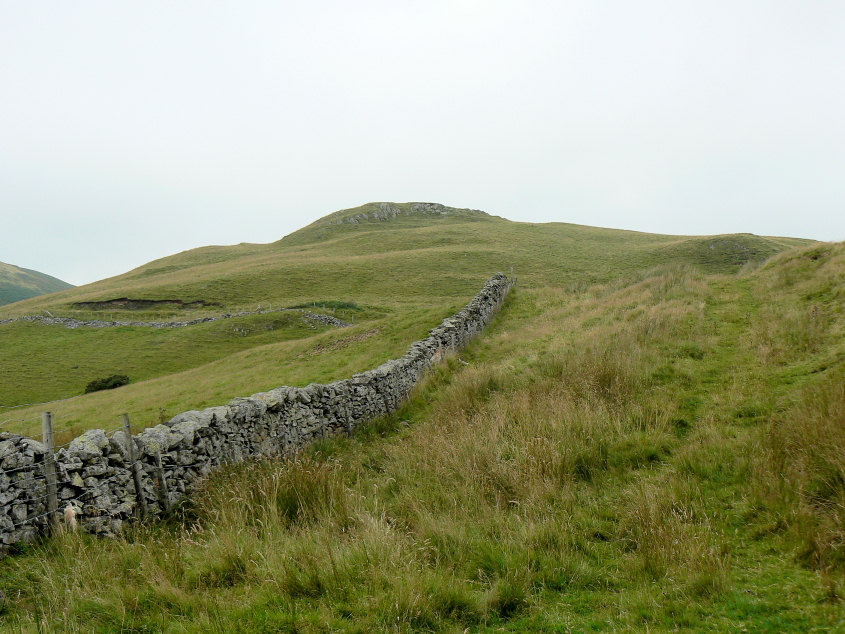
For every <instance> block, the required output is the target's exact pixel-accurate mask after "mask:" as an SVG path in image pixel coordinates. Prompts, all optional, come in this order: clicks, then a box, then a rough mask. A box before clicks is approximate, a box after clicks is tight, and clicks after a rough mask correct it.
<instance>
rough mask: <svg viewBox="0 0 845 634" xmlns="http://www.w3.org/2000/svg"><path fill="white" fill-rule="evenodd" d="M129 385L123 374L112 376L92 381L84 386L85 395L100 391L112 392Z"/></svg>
mask: <svg viewBox="0 0 845 634" xmlns="http://www.w3.org/2000/svg"><path fill="white" fill-rule="evenodd" d="M127 383H129V377H128V376H126V375H125V374H112V375H111V376H107V377H105V378H103V379H94V380H93V381H91V382H90V383H89V384H88V385H86V386H85V393H86V394H90V393H91V392H99V391H100V390H113V389H114V388H116V387H120V386H121V385H126V384H127Z"/></svg>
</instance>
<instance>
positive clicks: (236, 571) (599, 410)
mask: <svg viewBox="0 0 845 634" xmlns="http://www.w3.org/2000/svg"><path fill="white" fill-rule="evenodd" d="M489 223H493V224H489ZM496 223H500V221H498V220H496V219H492V220H485V219H481V220H474V221H472V222H467V223H466V224H467V225H468V227H469V228H460V226H459V225H460V223H458V222H456V221H454V220H452V221H449V222H444V223H441V224H439V225H436V227H439V229H440V230H442V231H443V232H444V235H446V236H448V235H449V232H450V231H458V229H459V228H460V231H461V232H462V233H463V234H464V235H470V236H471V235H473V232H474V231H476V230H478V228H479V227H485V226H488V225H489V227H495V226H497V225H496ZM387 224H389V223H387ZM385 226H386V225H378V229H374V231H378V232H379V235H380V238H379V242H381V243H386V241H387V237H386V236H387V235H388V234H389V233H390V231H391V230H390V229H389V228H385ZM502 226H505V227H507V224H502ZM341 228H344V227H341ZM317 229H318V230H320V226H318V227H317ZM360 229H361V227H358V228H356V229H353V231H355V232H356V233H355V234H354V236H355V239H359V240H360V239H362V238H363V236H364V234H365V232H364V231H359V230H360ZM418 229H420V230H427V229H426V227H419V228H418ZM511 229H513V230H514V231H517V232H518V231H523V230H526V229H525V228H522V227H518V228H516V229H514V228H511ZM530 230H531V231H533V229H530ZM555 230H557V229H555V228H554V227H552V228H550V231H555ZM560 230H561V231H562V232H563V229H560ZM567 230H569V229H567ZM578 230H579V231H584V232H585V233H587V234H589V233H590V231H589V230H587V229H586V228H580V229H578ZM485 231H487V235H490V234H491V232H493V229H492V228H488V229H486V230H485ZM508 231H510V229H508V230H506V231H505V234H506V235H507V236H508V237H512V235H511V234H508ZM572 231H575V229H572ZM595 231H596V232H597V233H596V234H594V239H595V242H594V243H590V242H589V240H587V239H586V238H585V240H586V242H585V243H584V244H580V245H578V246H577V247H573V249H572V252H573V256H572V258H571V264H572V266H573V267H574V268H573V270H575V271H581V273H580V274H582V275H585V274H584V273H583V271H584V269H585V268H586V267H587V264H588V260H589V258H588V255H589V249H590V248H593V249H594V252H593V258H592V260H593V263H592V271H591V273H590V276H591V277H588V278H587V279H583V280H581V281H580V282H579V281H578V275H573V276H572V277H571V276H570V275H569V274H568V273H566V272H562V269H563V268H565V263H561V262H558V261H557V260H554V259H553V258H551V256H549V255H548V254H543V252H542V250H541V249H540V246H537V250H536V252H535V253H533V254H532V255H531V256H530V257H536V258H538V260H542V259H543V258H545V259H546V260H547V261H548V267H547V269H546V270H543V271H539V272H534V273H531V274H529V273H527V272H522V271H521V270H519V269H518V270H517V274H518V275H519V276H520V279H521V283H520V285H519V286H518V287H517V289H516V290H515V291H514V292H513V293H512V294H511V296H510V297H509V299H508V300H507V302H506V303H505V306H504V309H503V311H502V313H501V314H500V315H499V316H498V317H497V318H496V320H495V321H494V323H493V324H492V325H491V326H490V327H489V328H488V329H487V331H486V333H485V336H484V337H482V338H480V339H478V340H476V341H475V342H474V343H473V344H472V345H471V346H470V347H469V348H468V349H466V350H465V351H463V352H462V353H461V358H462V360H463V361H465V362H467V363H468V365H464V364H463V363H460V362H458V361H457V360H456V359H449V360H448V361H447V363H446V364H444V365H443V366H440V367H438V368H437V369H436V370H435V372H433V373H432V374H431V375H430V376H429V377H428V378H427V379H426V381H425V382H424V383H423V384H422V385H420V386H419V387H418V388H417V389H416V390H415V392H414V394H413V398H412V401H411V402H410V404H408V405H406V406H405V408H404V409H402V410H400V411H399V412H397V413H396V414H395V415H393V416H391V417H388V418H385V419H381V420H377V421H373V422H372V423H370V424H369V425H367V426H365V427H364V428H362V429H360V430H359V431H357V432H356V434H355V436H354V437H353V438H351V439H345V438H338V439H332V440H327V441H321V442H319V443H317V444H315V445H313V446H312V447H310V448H309V449H308V450H307V451H304V452H303V453H302V454H301V455H300V456H299V457H298V458H297V459H296V460H293V461H288V462H274V461H265V462H261V463H250V464H244V465H240V466H238V467H232V468H230V469H227V470H225V471H222V472H219V473H217V474H215V475H214V476H213V477H212V478H211V479H210V480H209V481H208V482H207V483H206V485H205V486H204V487H203V489H202V490H201V491H199V492H198V493H197V494H196V495H195V496H194V497H193V499H192V500H191V501H190V502H189V503H186V504H185V505H184V506H183V507H181V508H180V509H179V510H178V512H177V513H175V514H174V516H173V517H172V518H170V520H169V521H167V522H164V523H160V524H158V525H155V526H142V527H138V528H136V529H132V530H130V531H129V532H127V533H126V534H125V535H123V536H121V537H120V538H118V539H115V540H96V539H94V538H91V537H89V536H86V535H65V536H61V537H59V538H56V539H51V540H45V541H43V542H42V543H39V544H35V545H31V546H26V547H23V548H22V549H21V552H19V553H17V554H16V555H15V556H13V557H8V558H6V559H4V560H2V561H0V584H2V588H3V590H4V592H5V594H6V597H7V598H9V597H12V598H13V600H10V601H8V602H7V604H6V608H5V610H4V612H3V613H2V614H1V615H0V619H2V621H0V623H2V627H3V628H4V629H5V630H8V631H38V630H39V629H40V630H41V631H45V630H47V631H51V630H54V631H69V632H76V631H78V632H82V631H85V632H89V631H95V632H110V631H129V632H143V631H165V632H185V631H187V632H205V631H240V632H263V631H280V630H281V631H300V632H318V631H350V632H366V631H396V632H404V631H458V632H460V631H465V630H466V629H469V631H512V632H521V631H538V632H539V631H543V632H546V631H561V632H563V631H607V630H633V631H644V630H649V631H675V630H678V629H681V630H693V631H738V630H740V631H741V630H743V629H745V630H748V631H802V632H803V631H831V630H839V629H843V628H845V607H843V603H842V600H841V597H842V596H843V593H845V590H843V588H845V586H843V584H845V561H843V558H842V551H841V544H842V543H845V516H843V514H842V509H843V508H845V486H843V484H842V483H843V482H845V477H843V474H845V458H843V456H845V436H843V435H842V429H843V428H845V426H843V420H842V414H843V411H845V393H843V391H842V386H843V385H844V384H845V315H843V306H845V303H843V299H845V296H843V293H845V245H843V244H838V245H813V246H809V247H804V248H799V249H789V250H787V251H786V252H784V253H781V254H780V255H775V256H774V257H772V258H770V259H769V260H767V261H766V262H765V263H759V262H758V263H755V262H754V260H753V259H752V260H751V263H750V264H745V265H742V266H740V264H739V263H738V262H735V261H733V260H731V259H730V258H731V257H733V254H735V252H736V250H735V249H734V248H733V247H731V248H730V249H727V250H726V251H725V252H724V253H721V252H719V250H718V249H716V248H714V249H710V248H709V244H708V242H707V240H708V239H701V241H700V242H701V244H703V245H704V248H703V249H699V248H698V247H695V248H694V249H692V251H690V250H689V246H690V244H689V243H690V242H691V241H690V240H689V239H684V240H680V241H678V240H675V239H670V238H666V239H665V240H664V241H663V242H661V241H660V239H659V238H654V237H645V238H644V237H642V236H640V235H639V234H633V235H629V236H628V237H630V238H631V243H630V244H628V245H627V246H625V243H626V240H625V239H624V238H625V236H624V235H623V236H616V237H618V238H619V240H618V243H617V246H618V248H616V250H615V252H613V249H610V248H601V246H600V245H601V244H602V241H601V239H600V233H601V232H600V231H599V230H595ZM563 233H565V232H563ZM431 235H438V231H432V233H431ZM479 235H480V234H479ZM561 235H562V234H560V235H559V236H558V237H561ZM607 236H608V238H609V241H610V242H609V244H614V243H613V239H614V235H613V234H612V232H611V233H609V234H607ZM329 238H331V236H329ZM347 238H348V237H347ZM347 238H338V237H337V236H335V238H331V239H330V240H329V245H323V246H325V247H326V248H330V244H332V242H331V240H333V239H337V240H343V239H347ZM311 239H315V235H312V236H310V237H308V240H311ZM561 239H562V238H561ZM641 239H642V240H645V241H646V243H647V242H648V241H649V240H653V242H651V243H649V244H650V246H649V244H646V243H643V244H640V243H638V242H637V241H638V240H641ZM737 239H742V240H744V239H745V237H742V236H740V237H739V238H737ZM303 241H305V240H304V239H303ZM692 242H693V243H695V242H696V241H694V240H693V241H692ZM308 244H312V243H310V242H309V243H308ZM317 244H318V243H313V244H312V246H313V247H314V248H316V245H317ZM672 244H675V245H676V246H678V249H680V251H679V253H681V255H678V254H677V253H676V254H675V255H673V256H672V257H671V258H670V257H668V256H667V255H666V253H667V251H666V249H662V247H665V246H666V245H672ZM766 244H770V245H773V244H774V245H777V244H779V245H780V247H786V246H788V245H789V242H788V241H780V240H772V241H768V239H767V242H766ZM655 245H657V247H661V248H656V247H655ZM300 246H301V245H300ZM699 246H700V245H699ZM746 246H747V244H746ZM780 247H779V248H780ZM243 248H244V249H247V247H243ZM309 248H310V247H309ZM667 248H668V247H667ZM773 248H774V247H773ZM661 249H662V250H661ZM423 250H424V249H423ZM563 250H564V249H561V251H563ZM452 251H457V247H454V248H453V249H452ZM690 252H692V253H696V254H699V255H700V254H702V253H703V254H705V255H706V254H709V253H711V252H716V254H715V255H714V257H715V259H714V260H712V261H711V262H710V263H709V264H707V263H702V262H701V261H698V260H696V258H695V257H692V256H691V255H690ZM444 253H446V254H448V253H450V251H449V250H448V249H444ZM661 253H662V254H663V255H662V256H661V255H660V254H661ZM683 253H686V254H687V255H683ZM415 255H419V254H415ZM453 255H454V253H453ZM338 257H340V256H338ZM356 257H358V256H356ZM361 257H363V255H362V256H361ZM380 257H381V256H380V255H378V256H376V257H375V259H374V261H381V260H379V258H380ZM421 257H422V256H421ZM444 257H449V256H448V255H447V256H444ZM660 257H663V258H664V261H663V262H660V261H659V258H660ZM696 257H697V256H696ZM558 266H559V267H561V271H557V270H556V267H558ZM614 266H618V268H617V269H615V270H614V269H613V267H614ZM582 267H583V268H582ZM326 274H327V273H326ZM467 275H468V277H470V276H471V272H470V273H468V274H467ZM397 276H398V277H397V279H398V280H399V281H396V280H395V279H393V278H391V277H390V276H389V275H386V276H385V279H383V280H381V281H380V282H378V284H381V287H382V289H383V291H384V292H385V293H386V294H385V295H384V296H383V297H381V298H378V297H375V295H371V296H370V297H369V298H368V299H366V300H359V299H358V298H357V297H355V295H354V294H353V295H347V296H345V297H346V298H345V299H340V297H341V295H337V296H333V295H332V293H329V292H326V293H324V294H322V295H321V294H319V293H318V290H322V289H316V288H315V289H313V290H312V292H314V293H315V297H316V298H317V299H315V300H313V301H331V300H332V299H333V297H338V300H337V301H356V302H359V303H361V305H367V306H381V307H382V308H383V310H384V311H385V312H384V313H383V314H378V315H377V314H373V315H372V316H371V318H369V319H368V320H365V321H364V323H358V320H357V319H356V326H354V327H353V328H351V329H344V330H339V331H337V330H329V331H326V332H323V333H320V334H317V335H315V336H313V337H304V338H299V339H291V340H289V341H280V342H271V343H266V344H263V345H260V346H256V347H251V348H249V349H245V350H242V351H240V352H237V353H235V354H233V355H229V356H224V357H222V358H220V359H217V360H214V361H211V362H210V363H207V364H205V365H203V366H200V367H197V368H191V369H187V370H184V371H183V372H181V373H178V374H176V375H172V376H161V377H157V378H152V379H149V380H147V381H144V382H140V383H136V384H134V385H129V386H126V387H124V388H119V389H117V390H113V391H110V392H108V393H98V394H91V395H88V396H86V397H84V399H80V401H79V403H80V405H79V407H80V409H79V410H78V412H77V414H75V416H78V418H79V420H80V421H82V422H84V416H83V415H82V414H83V413H84V412H91V411H93V410H95V409H99V410H103V409H105V408H107V407H109V406H113V407H115V412H117V409H116V408H117V407H118V406H120V405H125V404H126V402H127V401H126V398H127V396H128V395H130V394H131V395H132V398H133V399H134V400H133V407H137V408H138V409H139V410H142V411H145V412H147V414H145V415H149V416H155V415H156V410H154V409H152V404H153V403H168V402H174V403H176V404H178V406H179V407H182V406H183V405H184V404H185V403H187V402H189V401H191V399H193V402H194V403H197V404H198V405H199V406H202V405H203V404H205V402H206V401H209V404H211V403H213V402H220V401H221V400H225V398H224V397H225V396H226V395H227V393H228V392H227V391H228V390H230V389H238V390H241V392H240V393H241V394H246V393H250V392H252V391H257V390H260V389H266V388H267V387H271V386H272V385H275V384H278V383H279V382H281V383H293V384H299V383H303V382H307V381H310V380H330V378H337V377H341V376H348V375H349V374H351V373H352V372H354V371H356V370H359V369H364V368H367V367H372V366H373V365H376V364H377V363H379V362H380V361H382V360H384V358H387V357H389V356H396V355H397V354H401V353H402V352H403V351H404V350H405V349H406V348H407V345H408V343H409V342H410V341H412V340H414V339H418V338H420V337H421V336H424V335H425V332H426V330H427V329H428V328H430V327H431V326H433V325H434V324H436V323H437V322H438V321H439V320H440V319H442V317H444V316H445V315H448V314H450V313H451V312H454V310H455V309H457V308H459V307H460V306H461V305H462V304H463V303H464V302H465V301H466V300H467V299H468V298H469V296H470V295H471V294H472V292H474V290H470V291H469V292H468V293H467V295H466V296H465V297H458V296H457V295H456V296H454V297H452V296H450V293H452V292H455V293H457V290H455V289H457V288H458V287H459V286H460V284H463V283H464V282H463V281H460V280H459V279H458V277H457V276H456V277H455V278H452V281H451V283H454V284H455V286H454V287H451V286H450V285H449V284H450V283H449V282H447V283H446V284H445V285H444V286H442V287H437V288H436V289H434V290H429V291H428V292H430V293H431V296H430V299H431V301H430V305H429V306H424V302H423V301H422V300H419V295H416V298H417V299H416V300H415V299H414V297H415V294H420V293H423V292H424V291H423V290H422V286H423V285H424V284H425V283H426V282H425V279H422V280H421V281H420V282H419V284H418V286H419V287H418V288H417V289H411V290H403V289H399V288H397V286H398V285H399V284H400V282H401V281H402V280H403V279H404V280H405V282H404V283H407V278H402V277H401V276H399V274H397ZM426 279H427V278H426ZM431 279H432V280H433V279H434V278H431ZM532 279H533V281H532ZM526 280H527V281H526ZM591 280H595V281H591ZM432 288H433V287H432ZM388 289H389V290H390V292H388ZM371 292H372V293H373V294H375V292H376V291H374V290H373V291H371ZM403 293H405V294H404V295H403ZM440 293H443V294H442V295H440ZM397 297H398V298H400V300H397ZM402 298H404V299H407V300H408V301H407V302H404V301H401V299H402ZM444 298H446V299H445V301H443V302H442V303H437V302H436V301H435V300H436V299H439V300H443V299H444ZM417 300H419V301H417ZM274 301H275V300H274ZM435 304H436V305H435ZM273 368H275V370H274V371H275V372H277V374H272V369H273ZM224 376H225V380H223V379H222V378H221V377H224ZM133 390H134V391H133ZM121 392H123V395H121V394H120V393H121ZM89 398H90V399H95V398H96V399H111V398H113V399H115V400H114V401H106V400H103V401H93V400H92V401H90V402H88V403H87V404H85V403H84V400H85V399H89ZM169 398H171V399H172V400H171V401H168V399H169ZM215 399H220V400H217V401H215ZM109 403H111V404H112V405H109ZM191 406H194V405H191ZM145 408H148V409H145ZM183 408H185V409H186V408H187V407H183ZM114 420H115V425H116V422H117V415H116V414H115V417H114ZM133 420H134V419H133ZM82 422H80V424H82Z"/></svg>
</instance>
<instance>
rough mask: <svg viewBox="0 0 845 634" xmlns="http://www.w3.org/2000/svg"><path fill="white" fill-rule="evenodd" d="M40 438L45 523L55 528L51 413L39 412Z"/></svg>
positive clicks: (53, 448) (54, 483)
mask: <svg viewBox="0 0 845 634" xmlns="http://www.w3.org/2000/svg"><path fill="white" fill-rule="evenodd" d="M41 439H42V441H43V442H44V445H45V446H46V447H47V453H45V454H44V480H45V481H46V485H47V513H48V514H49V515H48V516H47V525H48V526H49V527H50V530H51V531H53V530H55V528H56V526H57V525H58V519H59V518H58V514H57V511H58V510H59V499H58V497H57V496H56V456H55V453H54V452H55V448H56V445H55V443H54V441H53V414H52V413H51V412H43V413H42V414H41Z"/></svg>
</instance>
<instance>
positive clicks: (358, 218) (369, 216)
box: [332, 203, 487, 225]
mask: <svg viewBox="0 0 845 634" xmlns="http://www.w3.org/2000/svg"><path fill="white" fill-rule="evenodd" d="M370 207H374V205H370ZM339 213H340V215H339V216H338V217H336V218H334V219H333V220H332V224H336V225H342V224H344V223H346V224H353V225H357V224H361V223H364V222H383V221H385V220H390V219H391V218H396V217H397V216H411V215H415V214H419V215H432V216H456V215H473V216H486V215H487V214H486V213H485V212H483V211H481V210H479V209H457V208H455V207H447V206H445V205H441V204H440V203H408V204H404V205H402V206H399V205H397V204H395V203H378V206H377V208H375V209H373V210H372V211H361V212H358V213H356V214H350V215H344V214H343V212H339Z"/></svg>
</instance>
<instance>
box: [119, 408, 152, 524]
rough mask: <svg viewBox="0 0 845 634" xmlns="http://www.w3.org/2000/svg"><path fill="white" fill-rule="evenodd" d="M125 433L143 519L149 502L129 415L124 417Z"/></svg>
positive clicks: (137, 499)
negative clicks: (137, 457)
mask: <svg viewBox="0 0 845 634" xmlns="http://www.w3.org/2000/svg"><path fill="white" fill-rule="evenodd" d="M123 433H124V434H125V435H126V453H128V454H129V468H130V469H132V479H133V481H134V482H135V501H136V502H137V504H138V506H137V507H136V508H139V509H140V511H141V519H144V518H145V517H146V516H147V500H146V499H145V498H144V489H143V488H142V487H141V465H140V464H138V462H137V461H136V460H135V440H134V439H133V438H132V427H131V426H130V425H129V414H124V415H123Z"/></svg>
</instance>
